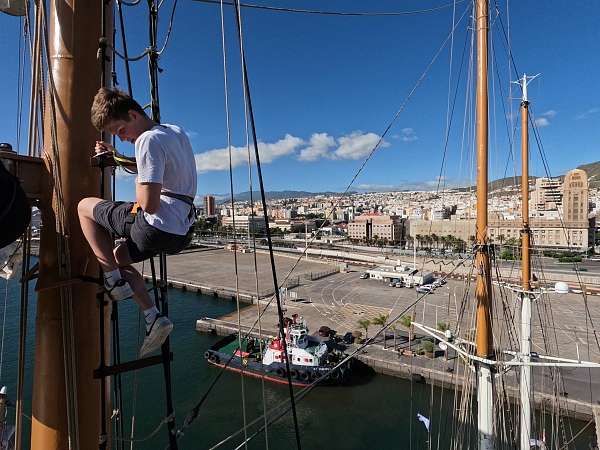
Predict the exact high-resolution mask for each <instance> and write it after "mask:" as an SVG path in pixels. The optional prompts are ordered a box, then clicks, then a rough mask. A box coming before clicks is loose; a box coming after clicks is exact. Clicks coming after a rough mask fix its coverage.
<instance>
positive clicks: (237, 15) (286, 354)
mask: <svg viewBox="0 0 600 450" xmlns="http://www.w3.org/2000/svg"><path fill="white" fill-rule="evenodd" d="M235 19H236V24H237V27H236V28H237V36H238V42H239V45H240V54H241V59H242V71H243V78H244V90H245V92H246V103H247V105H248V117H249V118H250V129H251V130H252V140H253V144H254V157H255V161H256V170H257V173H258V183H259V187H260V195H261V203H262V208H263V217H264V221H265V224H266V225H267V226H266V235H267V244H268V247H269V258H270V261H271V274H272V277H273V288H274V292H275V299H276V302H277V315H278V319H279V334H280V337H281V344H282V347H283V354H284V357H285V368H286V375H287V380H288V391H289V395H290V402H291V409H292V418H293V422H294V435H295V438H296V448H297V449H298V450H301V449H302V445H301V443H300V429H299V425H298V415H297V412H296V403H295V400H294V390H293V387H292V377H291V371H290V360H289V351H288V347H287V342H286V334H285V330H284V317H283V308H282V305H281V298H280V295H279V284H278V283H277V271H276V268H275V257H274V255H273V243H272V241H271V230H270V229H269V227H268V223H269V218H268V210H267V200H266V197H265V189H264V183H263V176H262V168H261V165H260V154H259V150H258V139H257V135H256V124H255V120H254V111H253V108H252V97H251V95H250V83H249V80H248V68H247V65H246V55H245V52H244V49H243V41H244V39H243V29H242V24H241V9H240V6H239V0H235ZM244 429H245V428H244Z"/></svg>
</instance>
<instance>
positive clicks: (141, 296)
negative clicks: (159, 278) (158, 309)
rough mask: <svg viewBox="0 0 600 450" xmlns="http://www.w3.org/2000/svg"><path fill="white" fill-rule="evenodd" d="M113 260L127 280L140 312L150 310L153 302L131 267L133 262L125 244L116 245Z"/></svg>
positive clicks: (144, 284) (137, 273)
mask: <svg viewBox="0 0 600 450" xmlns="http://www.w3.org/2000/svg"><path fill="white" fill-rule="evenodd" d="M114 258H115V260H116V262H117V264H118V265H119V269H120V270H121V274H122V275H123V278H125V280H127V282H128V283H129V286H131V289H132V290H133V299H134V300H135V302H136V303H137V304H138V305H139V307H140V309H141V310H142V311H145V310H147V309H148V308H152V307H153V306H154V302H153V301H152V299H150V295H149V294H148V291H147V290H146V283H145V282H144V278H143V277H142V275H141V274H140V273H139V272H138V271H137V270H136V269H135V268H134V267H133V266H132V265H131V264H133V261H132V260H131V256H130V255H129V250H128V249H127V245H126V244H120V245H117V247H115V249H114Z"/></svg>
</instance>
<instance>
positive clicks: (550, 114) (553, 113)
mask: <svg viewBox="0 0 600 450" xmlns="http://www.w3.org/2000/svg"><path fill="white" fill-rule="evenodd" d="M557 114H558V113H557V112H556V111H555V110H553V109H549V110H548V111H546V112H545V113H542V114H541V115H542V116H543V117H547V118H548V119H554V117H556V115H557Z"/></svg>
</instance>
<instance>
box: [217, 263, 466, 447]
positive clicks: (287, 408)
mask: <svg viewBox="0 0 600 450" xmlns="http://www.w3.org/2000/svg"><path fill="white" fill-rule="evenodd" d="M470 260H472V256H469V257H468V258H465V259H463V264H462V265H464V262H466V261H470ZM462 265H459V266H457V267H455V268H454V269H453V270H452V271H451V272H450V273H449V274H448V275H447V276H446V277H448V276H450V275H452V273H453V272H454V271H455V270H456V269H457V268H458V267H461V266H462ZM427 295H428V294H427V293H425V294H422V295H420V296H419V297H417V299H416V300H415V301H414V302H412V303H411V304H409V305H408V306H406V307H405V308H404V309H403V310H402V311H401V312H400V313H398V314H397V315H395V316H394V317H393V318H392V319H391V320H389V321H388V322H387V324H385V325H384V326H383V327H382V328H381V329H380V330H379V331H377V332H376V333H375V334H374V335H373V336H372V337H370V338H369V339H367V340H366V341H365V342H364V343H363V344H361V345H360V346H359V347H357V348H356V349H355V350H354V351H353V352H351V353H350V354H348V355H347V356H346V357H345V358H343V359H342V360H340V361H339V362H338V363H337V364H336V365H335V366H334V367H332V368H331V369H329V370H328V371H327V372H326V373H324V374H322V375H320V376H319V377H317V378H316V379H315V380H313V381H312V382H311V383H310V384H308V385H307V386H305V387H304V388H302V389H301V390H299V391H298V392H297V393H296V394H295V396H294V398H295V399H296V400H297V401H300V400H302V399H303V398H304V397H306V395H307V394H308V393H309V392H310V391H312V390H313V389H314V388H315V386H317V385H318V384H319V383H320V382H321V381H323V380H325V379H326V378H327V377H328V376H329V374H330V373H331V372H333V371H335V370H337V369H338V368H339V367H341V366H343V365H344V364H346V363H347V362H348V361H349V360H350V359H352V358H354V357H355V356H356V355H358V354H359V353H361V352H362V351H363V350H364V349H365V348H367V347H368V346H369V345H371V344H373V343H374V342H375V341H376V339H377V337H379V335H381V334H382V333H385V331H386V330H387V329H388V328H390V327H391V326H392V325H393V323H394V322H396V321H398V320H399V319H400V318H401V317H402V316H403V315H404V314H405V313H406V312H407V311H409V310H410V309H411V308H413V307H414V306H415V305H417V304H418V303H419V302H420V301H421V300H422V299H423V298H425V296H427ZM288 404H289V406H288ZM282 408H285V409H283V410H282V411H280V412H277V410H278V409H282ZM290 409H291V401H290V400H284V401H282V402H280V403H279V404H278V405H276V406H275V407H273V408H272V409H271V410H270V411H269V413H272V414H274V416H273V417H271V418H270V419H269V420H268V423H269V424H273V423H274V422H275V421H277V420H278V419H279V418H281V417H282V416H284V415H285V414H287V413H288V412H289V411H290ZM262 420H263V417H262V416H261V417H258V418H256V419H254V420H253V421H252V422H250V423H249V426H253V425H255V424H257V423H258V422H260V421H262ZM262 430H263V426H261V427H259V429H258V430H257V431H256V432H255V433H253V434H252V435H251V436H250V437H249V438H248V441H245V442H249V441H250V440H252V439H253V438H254V437H256V436H257V435H258V434H259V433H260V432H261V431H262ZM243 431H244V430H242V429H240V430H238V431H237V432H235V433H233V434H231V435H229V436H228V437H227V438H225V439H224V440H222V441H220V442H219V443H217V444H216V445H214V446H212V447H210V450H214V449H216V448H219V447H220V446H222V445H224V444H225V443H227V442H229V441H230V440H231V439H233V438H234V437H235V436H237V435H239V434H241V433H242V432H243ZM245 442H243V443H242V444H240V445H239V446H237V447H236V448H238V449H239V448H240V447H241V446H242V445H244V444H245Z"/></svg>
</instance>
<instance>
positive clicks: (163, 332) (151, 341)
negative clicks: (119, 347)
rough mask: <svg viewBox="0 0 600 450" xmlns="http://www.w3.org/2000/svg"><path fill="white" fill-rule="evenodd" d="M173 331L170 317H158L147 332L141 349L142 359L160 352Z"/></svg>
mask: <svg viewBox="0 0 600 450" xmlns="http://www.w3.org/2000/svg"><path fill="white" fill-rule="evenodd" d="M171 330H173V322H171V321H170V320H169V318H168V317H165V316H156V319H154V322H153V323H152V325H151V326H150V330H149V331H146V337H145V338H144V343H143V344H142V348H141V349H140V358H143V357H144V356H146V355H147V354H149V353H152V352H153V351H155V350H158V349H159V348H160V346H161V345H163V343H164V342H165V340H166V339H167V337H168V336H169V334H170V333H171Z"/></svg>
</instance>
